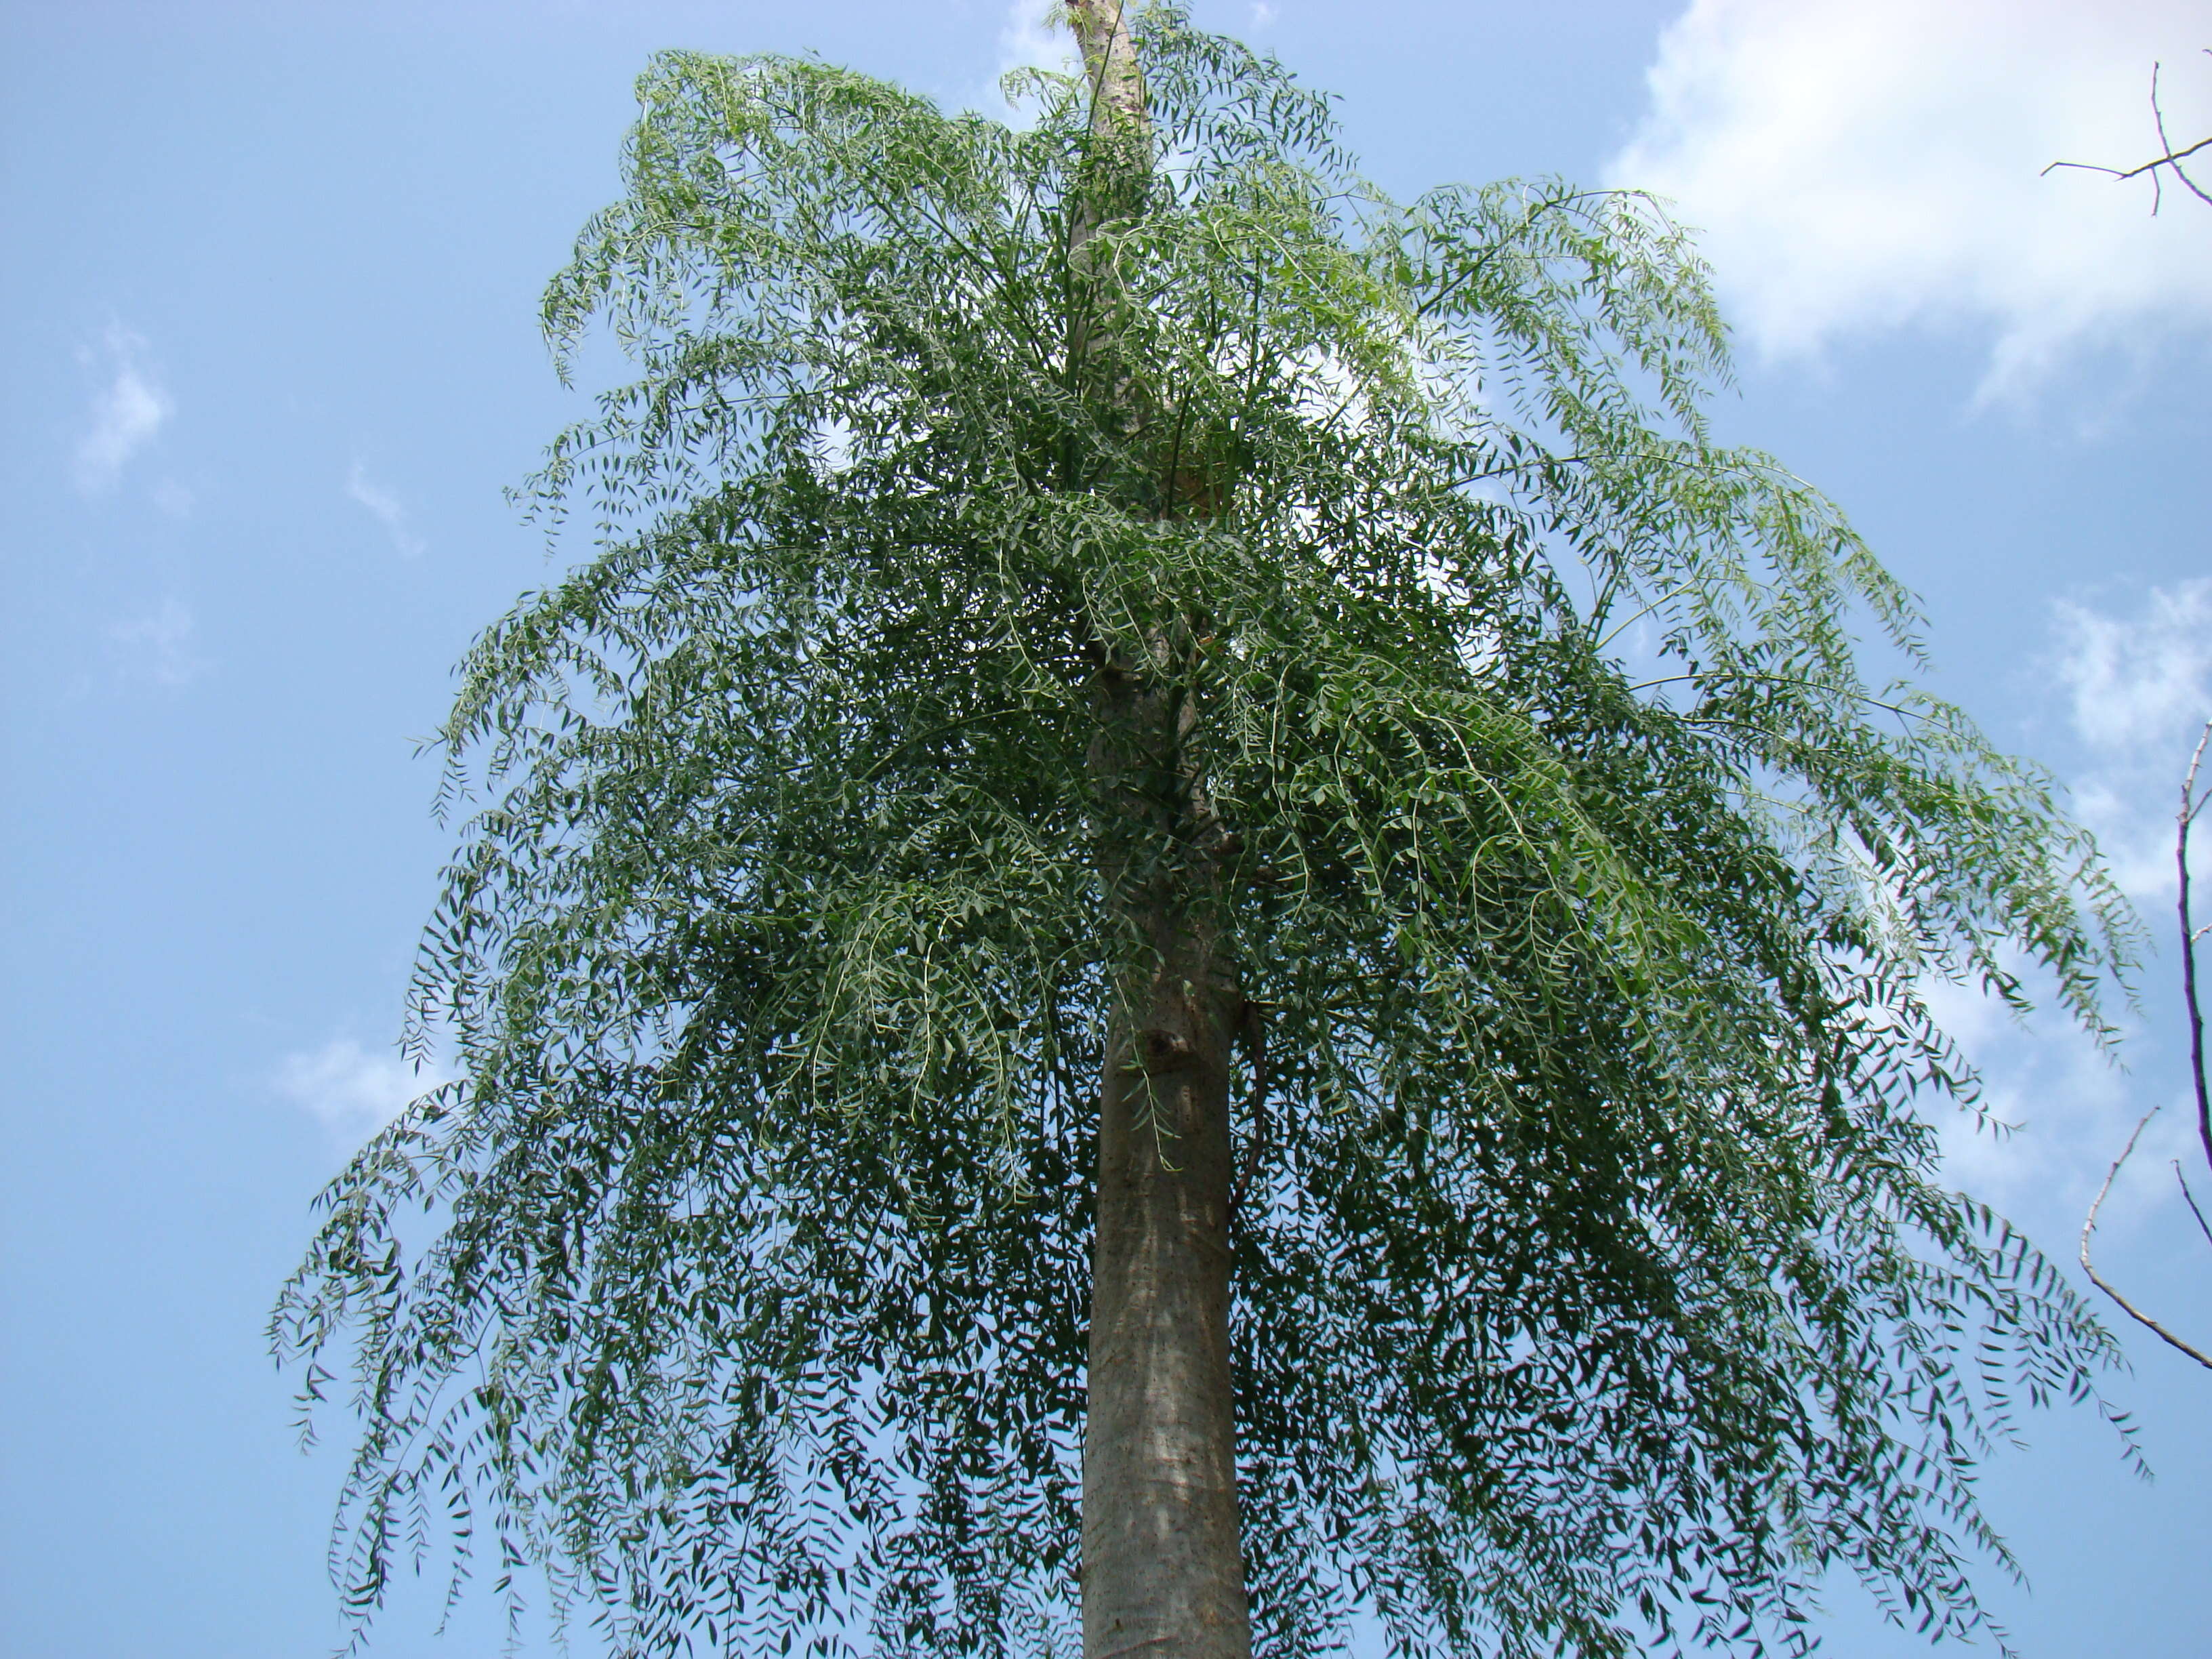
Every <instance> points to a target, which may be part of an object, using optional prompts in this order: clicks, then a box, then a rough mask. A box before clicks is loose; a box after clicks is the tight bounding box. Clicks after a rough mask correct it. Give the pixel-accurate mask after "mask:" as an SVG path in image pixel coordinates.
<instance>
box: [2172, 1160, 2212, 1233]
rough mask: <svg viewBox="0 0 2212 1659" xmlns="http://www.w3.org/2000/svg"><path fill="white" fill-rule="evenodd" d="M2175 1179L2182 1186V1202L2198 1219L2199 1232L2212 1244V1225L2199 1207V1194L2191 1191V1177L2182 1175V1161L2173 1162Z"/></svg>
mask: <svg viewBox="0 0 2212 1659" xmlns="http://www.w3.org/2000/svg"><path fill="white" fill-rule="evenodd" d="M2173 1178H2174V1180H2176V1181H2177V1182H2179V1183H2180V1184H2181V1198H2182V1201H2183V1202H2184V1203H2185V1204H2186V1205H2188V1206H2189V1213H2190V1214H2191V1215H2193V1216H2195V1217H2196V1218H2197V1231H2198V1232H2200V1233H2203V1235H2204V1242H2205V1243H2207V1244H2212V1225H2208V1224H2207V1223H2206V1221H2205V1219H2204V1212H2203V1211H2202V1210H2200V1209H2198V1208H2197V1194H2194V1193H2192V1192H2191V1191H2190V1190H2189V1177H2188V1176H2185V1175H2183V1174H2182V1173H2181V1160H2180V1159H2179V1158H2175V1159H2174V1160H2173Z"/></svg>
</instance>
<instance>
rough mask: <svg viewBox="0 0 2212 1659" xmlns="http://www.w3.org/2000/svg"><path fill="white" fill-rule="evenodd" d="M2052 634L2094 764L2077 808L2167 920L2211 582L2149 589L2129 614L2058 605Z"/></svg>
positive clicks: (2211, 640) (2203, 714)
mask: <svg viewBox="0 0 2212 1659" xmlns="http://www.w3.org/2000/svg"><path fill="white" fill-rule="evenodd" d="M2053 631H2054V633H2055V634H2056V635H2057V647H2058V649H2057V660H2056V667H2057V676H2058V680H2059V683H2060V684H2063V686H2064V687H2065V688H2066V690H2067V694H2068V698H2069V704H2070V708H2069V714H2070V717H2071V720H2072V723H2073V727H2074V732H2075V736H2077V737H2078V738H2081V741H2082V743H2083V744H2085V745H2086V746H2087V748H2088V750H2089V751H2090V754H2091V757H2092V758H2091V760H2090V762H2089V764H2088V765H2087V767H2086V768H2084V769H2083V771H2082V774H2081V776H2080V777H2079V778H2077V779H2076V780H2075V792H2074V793H2075V807H2076V810H2077V811H2079V812H2080V814H2081V819H2082V821H2083V822H2084V823H2087V825H2088V826H2089V827H2090V828H2091V829H2093V830H2095V831H2096V833H2097V838H2098V840H2099V842H2101V843H2102V844H2103V846H2104V848H2105V852H2106V857H2107V858H2109V859H2110V860H2112V866H2113V870H2114V872H2115V873H2116V874H2117V875H2118V878H2119V879H2120V883H2121V884H2122V885H2123V886H2124V887H2125V888H2126V889H2127V890H2128V891H2129V892H2130V894H2132V895H2133V896H2135V897H2136V900H2137V901H2138V902H2142V903H2144V904H2145V905H2146V908H2148V909H2150V910H2151V911H2152V913H2153V915H2163V912H2164V909H2165V908H2166V903H2168V902H2171V899H2170V896H2171V892H2172V881H2173V831H2174V812H2175V811H2176V809H2177V807H2178V806H2179V799H2180V798H2179V789H2180V785H2181V775H2182V772H2183V769H2185V767H2186V766H2187V765H2188V763H2189V755H2190V750H2191V748H2192V747H2193V746H2194V744H2196V741H2197V734H2198V733H2199V732H2201V731H2203V726H2204V722H2205V721H2206V720H2208V719H2212V579H2208V578H2203V577H2200V578H2198V579H2197V580H2193V581H2186V582H2184V583H2182V584H2181V585H2180V586H2178V587H2175V588H2172V589H2166V588H2156V587H2154V588H2153V589H2151V590H2150V592H2149V593H2148V595H2147V596H2146V597H2145V599H2144V600H2143V602H2142V606H2141V608H2140V609H2139V610H2138V611H2136V613H2135V614H2134V615H2132V616H2130V615H2112V614H2107V613H2106V612H2104V611H2096V610H2093V609H2091V608H2090V607H2089V606H2087V605H2082V604H2080V603H2078V602H2076V601H2074V600H2070V599H2069V600H2061V601H2060V602H2059V603H2058V605H2057V607H2056V615H2055V617H2054V621H2053Z"/></svg>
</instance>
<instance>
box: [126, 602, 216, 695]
mask: <svg viewBox="0 0 2212 1659" xmlns="http://www.w3.org/2000/svg"><path fill="white" fill-rule="evenodd" d="M198 635H199V625H198V623H196V622H195V621H194V620H193V618H192V613H191V607H190V606H189V605H185V603H184V602H183V601H182V600H181V599H164V600H162V601H161V606H160V608H159V609H157V610H155V611H153V612H151V613H150V614H149V615H147V616H143V617H133V618H131V620H129V621H127V622H119V623H112V624H110V625H109V627H108V629H107V641H108V644H109V647H111V648H112V650H113V651H114V653H115V654H116V657H117V658H118V666H119V668H120V671H121V672H122V675H123V678H125V679H126V680H138V681H143V682H148V683H150V684H155V685H159V686H163V687H166V688H167V689H169V690H177V689H179V688H180V687H183V686H186V685H189V684H191V683H192V682H193V681H194V680H196V679H197V678H199V677H200V676H201V675H202V674H203V673H204V672H205V671H207V668H208V663H207V659H205V658H204V657H202V656H200V655H199V654H198V653H197V652H195V651H194V650H193V648H192V647H193V643H194V641H196V640H197V637H198Z"/></svg>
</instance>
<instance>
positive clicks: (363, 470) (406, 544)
mask: <svg viewBox="0 0 2212 1659" xmlns="http://www.w3.org/2000/svg"><path fill="white" fill-rule="evenodd" d="M345 493H346V494H347V495H348V496H349V497H350V498H351V499H353V500H354V501H358V502H360V503H361V504H362V506H363V507H367V508H368V510H369V512H370V513H372V514H374V517H375V519H376V521H377V522H378V523H379V524H380V525H382V526H384V533H385V534H386V535H387V536H389V537H391V538H392V546H393V547H394V548H395V549H397V550H398V553H399V556H400V557H402V558H403V559H412V558H416V557H419V556H421V554H422V538H421V537H420V536H418V535H416V533H415V532H413V531H412V530H410V529H409V528H408V525H407V508H406V507H405V505H404V503H403V502H402V501H400V499H399V498H398V496H397V495H393V494H392V492H391V491H390V490H388V489H384V488H383V487H382V486H381V485H379V484H377V483H373V482H371V480H370V478H369V476H368V467H367V466H366V465H364V464H363V463H362V462H360V461H356V462H355V463H354V464H353V470H352V471H349V473H347V474H346V489H345Z"/></svg>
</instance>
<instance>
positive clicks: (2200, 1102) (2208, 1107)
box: [2173, 720, 2212, 1167]
mask: <svg viewBox="0 0 2212 1659" xmlns="http://www.w3.org/2000/svg"><path fill="white" fill-rule="evenodd" d="M2208 743H2212V720H2207V721H2205V722H2204V730H2203V732H2201V733H2200V734H2199V735H2198V737H2197V749H2196V752H2195V753H2193V754H2191V756H2190V757H2189V771H2188V773H2187V775H2185V776H2184V777H2183V779H2182V780H2181V811H2180V813H2179V818H2178V822H2177V823H2176V824H2175V826H2174V832H2173V863H2174V869H2175V872H2176V873H2177V874H2178V875H2179V878H2180V886H2181V896H2180V900H2179V911H2180V917H2181V1001H2182V1006H2184V1007H2185V1009H2186V1010H2187V1011H2188V1018H2189V1069H2190V1077H2191V1081H2192V1082H2193V1083H2194V1084H2195V1085H2196V1086H2197V1140H2198V1141H2199V1142H2200V1143H2201V1144H2202V1145H2203V1148H2204V1162H2205V1164H2206V1165H2207V1167H2212V1095H2208V1094H2207V1092H2206V1089H2205V1082H2204V1007H2203V1003H2202V1002H2201V1001H2200V1000H2198V998H2197V939H2200V938H2201V937H2202V936H2203V929H2201V928H2196V927H2191V922H2190V915H2189V831H2190V828H2191V824H2193V823H2195V821H2196V818H2197V813H2198V811H2201V810H2202V809H2203V805H2204V802H2203V800H2200V799H2198V798H2197V774H2198V773H2199V772H2200V771H2201V770H2202V769H2203V765H2204V749H2205V745H2206V744H2208ZM2206 799H2212V790H2208V791H2207V792H2206Z"/></svg>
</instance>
